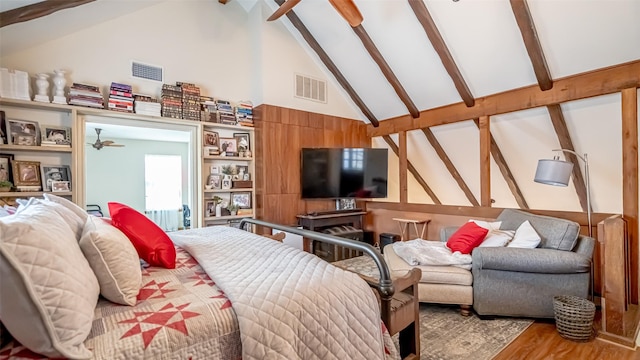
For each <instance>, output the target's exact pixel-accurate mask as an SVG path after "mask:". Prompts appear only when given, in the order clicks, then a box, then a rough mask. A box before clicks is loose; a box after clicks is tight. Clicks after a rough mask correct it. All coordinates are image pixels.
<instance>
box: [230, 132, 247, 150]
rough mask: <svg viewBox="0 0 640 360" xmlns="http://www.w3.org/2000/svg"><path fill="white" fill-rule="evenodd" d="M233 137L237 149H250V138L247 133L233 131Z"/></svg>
mask: <svg viewBox="0 0 640 360" xmlns="http://www.w3.org/2000/svg"><path fill="white" fill-rule="evenodd" d="M233 138H234V139H236V143H237V147H238V151H247V150H251V138H250V135H249V133H233Z"/></svg>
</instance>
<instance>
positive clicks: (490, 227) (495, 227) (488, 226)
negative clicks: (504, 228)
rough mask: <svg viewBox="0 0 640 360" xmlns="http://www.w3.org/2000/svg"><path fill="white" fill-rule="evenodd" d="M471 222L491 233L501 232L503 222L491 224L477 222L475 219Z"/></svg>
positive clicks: (488, 222)
mask: <svg viewBox="0 0 640 360" xmlns="http://www.w3.org/2000/svg"><path fill="white" fill-rule="evenodd" d="M469 221H473V222H474V223H476V225H478V226H480V227H482V228H485V229H487V230H489V233H491V231H492V230H499V229H500V225H502V221H493V222H491V221H484V220H475V219H471V220H469ZM487 236H489V234H487Z"/></svg>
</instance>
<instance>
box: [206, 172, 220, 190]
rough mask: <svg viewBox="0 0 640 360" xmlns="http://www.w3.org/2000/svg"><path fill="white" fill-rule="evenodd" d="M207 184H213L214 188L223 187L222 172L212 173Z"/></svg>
mask: <svg viewBox="0 0 640 360" xmlns="http://www.w3.org/2000/svg"><path fill="white" fill-rule="evenodd" d="M207 184H208V185H211V188H212V189H220V188H221V187H222V177H221V176H220V174H210V175H209V178H208V179H207Z"/></svg>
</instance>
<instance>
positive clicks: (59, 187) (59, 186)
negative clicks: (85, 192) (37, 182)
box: [51, 181, 71, 192]
mask: <svg viewBox="0 0 640 360" xmlns="http://www.w3.org/2000/svg"><path fill="white" fill-rule="evenodd" d="M51 191H52V192H65V191H71V188H70V187H69V182H68V181H53V182H51Z"/></svg>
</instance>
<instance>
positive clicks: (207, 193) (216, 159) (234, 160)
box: [202, 122, 255, 226]
mask: <svg viewBox="0 0 640 360" xmlns="http://www.w3.org/2000/svg"><path fill="white" fill-rule="evenodd" d="M202 124H203V125H202V127H203V141H202V144H203V147H202V198H203V201H202V204H203V208H202V224H203V226H216V225H230V224H231V223H233V222H234V220H240V219H243V218H253V217H255V211H254V208H255V161H254V159H255V153H253V151H254V149H255V136H254V129H253V128H251V127H245V126H235V125H225V124H218V123H208V122H205V123H202ZM210 132H215V133H217V134H218V137H217V139H218V149H219V151H222V150H221V149H220V148H221V146H220V145H222V141H223V140H224V139H226V138H234V134H238V133H240V134H248V137H249V149H248V150H250V151H251V152H252V155H251V156H222V155H210V154H209V149H208V148H207V147H206V146H207V142H206V141H205V139H204V137H205V135H206V134H207V133H210ZM229 166H230V167H229ZM237 166H244V167H246V168H247V169H248V174H249V181H251V186H250V187H233V184H234V181H243V179H241V178H240V177H241V175H239V174H238V173H237V171H236V173H231V174H225V173H224V172H228V170H232V169H234V168H235V169H236V170H237V169H238V168H237ZM213 167H216V168H217V171H218V172H217V173H213V174H212V170H213V169H212V168H213ZM210 175H217V176H218V179H217V180H215V181H210V180H211V179H210ZM225 176H229V177H230V178H227V180H230V181H231V184H232V187H231V188H222V186H223V183H224V177H225ZM234 176H235V179H234ZM207 185H212V186H214V188H212V189H207V188H206V186H207ZM244 193H246V194H244ZM241 194H243V196H242V197H241V198H242V199H247V198H248V199H249V203H250V209H239V210H238V211H239V212H241V211H244V212H245V213H242V214H239V215H222V216H215V206H212V203H214V204H215V202H214V196H217V197H220V198H222V200H221V202H222V203H223V204H224V203H228V202H230V201H233V199H234V197H237V196H239V195H241ZM223 211H224V210H223Z"/></svg>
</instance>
